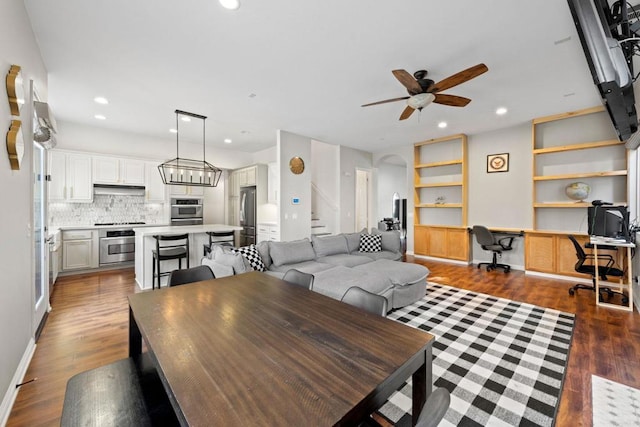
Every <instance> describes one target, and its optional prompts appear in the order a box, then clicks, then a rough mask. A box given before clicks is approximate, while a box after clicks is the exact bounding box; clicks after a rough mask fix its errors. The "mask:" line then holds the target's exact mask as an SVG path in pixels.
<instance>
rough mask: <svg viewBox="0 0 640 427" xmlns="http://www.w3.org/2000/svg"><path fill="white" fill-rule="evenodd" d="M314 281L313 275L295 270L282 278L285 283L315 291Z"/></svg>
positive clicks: (289, 271) (288, 271)
mask: <svg viewBox="0 0 640 427" xmlns="http://www.w3.org/2000/svg"><path fill="white" fill-rule="evenodd" d="M313 279H314V276H313V274H309V273H303V272H302V271H300V270H296V269H295V268H292V269H291V270H287V272H286V273H284V276H283V277H282V280H284V281H285V282H289V283H293V284H294V285H298V286H302V287H303V288H307V289H313Z"/></svg>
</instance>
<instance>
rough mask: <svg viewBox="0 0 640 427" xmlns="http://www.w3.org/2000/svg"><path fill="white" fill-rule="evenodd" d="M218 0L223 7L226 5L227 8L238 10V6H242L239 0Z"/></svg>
mask: <svg viewBox="0 0 640 427" xmlns="http://www.w3.org/2000/svg"><path fill="white" fill-rule="evenodd" d="M218 1H219V2H220V4H221V5H222V7H224V8H225V9H229V10H236V9H237V8H239V7H240V1H239V0H218Z"/></svg>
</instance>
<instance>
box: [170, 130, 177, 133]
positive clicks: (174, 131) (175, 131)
mask: <svg viewBox="0 0 640 427" xmlns="http://www.w3.org/2000/svg"><path fill="white" fill-rule="evenodd" d="M169 132H171V133H178V129H169Z"/></svg>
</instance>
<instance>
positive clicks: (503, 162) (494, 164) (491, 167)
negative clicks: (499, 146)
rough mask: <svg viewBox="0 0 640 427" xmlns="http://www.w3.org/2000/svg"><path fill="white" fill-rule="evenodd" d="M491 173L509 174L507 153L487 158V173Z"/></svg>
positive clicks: (491, 155)
mask: <svg viewBox="0 0 640 427" xmlns="http://www.w3.org/2000/svg"><path fill="white" fill-rule="evenodd" d="M493 172H509V153H500V154H489V155H488V156H487V173H493Z"/></svg>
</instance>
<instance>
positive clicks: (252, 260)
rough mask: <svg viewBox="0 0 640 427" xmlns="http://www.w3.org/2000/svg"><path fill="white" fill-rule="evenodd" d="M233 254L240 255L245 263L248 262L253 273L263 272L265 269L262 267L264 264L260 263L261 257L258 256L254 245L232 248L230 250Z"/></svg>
mask: <svg viewBox="0 0 640 427" xmlns="http://www.w3.org/2000/svg"><path fill="white" fill-rule="evenodd" d="M231 250H232V251H233V252H237V253H239V254H240V255H242V256H243V257H244V258H245V259H246V260H247V261H249V264H251V268H252V269H253V270H254V271H265V270H266V268H265V266H264V263H263V262H262V257H261V256H260V253H259V252H258V249H256V245H253V244H251V245H249V246H242V247H240V248H233V249H231Z"/></svg>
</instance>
